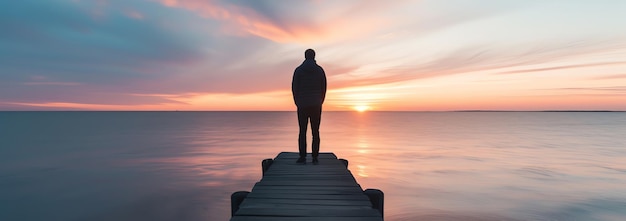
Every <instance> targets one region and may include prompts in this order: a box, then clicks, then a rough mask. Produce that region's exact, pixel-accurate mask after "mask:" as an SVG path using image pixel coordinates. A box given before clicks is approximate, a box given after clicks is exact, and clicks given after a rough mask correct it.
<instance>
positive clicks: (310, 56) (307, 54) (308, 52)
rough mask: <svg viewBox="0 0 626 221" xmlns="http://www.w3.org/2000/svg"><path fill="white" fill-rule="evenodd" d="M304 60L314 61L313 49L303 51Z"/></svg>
mask: <svg viewBox="0 0 626 221" xmlns="http://www.w3.org/2000/svg"><path fill="white" fill-rule="evenodd" d="M304 58H305V59H315V51H314V50H313V49H310V48H309V49H306V51H304Z"/></svg>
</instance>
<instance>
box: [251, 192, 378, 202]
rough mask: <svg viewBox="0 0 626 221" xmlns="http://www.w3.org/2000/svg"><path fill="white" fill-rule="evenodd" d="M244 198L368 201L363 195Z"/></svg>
mask: <svg viewBox="0 0 626 221" xmlns="http://www.w3.org/2000/svg"><path fill="white" fill-rule="evenodd" d="M246 198H262V199H311V200H369V198H367V196H365V195H364V194H352V195H328V194H327V195H320V194H316V195H305V194H272V193H269V194H268V193H256V192H254V191H253V192H251V193H249V194H248V196H246Z"/></svg>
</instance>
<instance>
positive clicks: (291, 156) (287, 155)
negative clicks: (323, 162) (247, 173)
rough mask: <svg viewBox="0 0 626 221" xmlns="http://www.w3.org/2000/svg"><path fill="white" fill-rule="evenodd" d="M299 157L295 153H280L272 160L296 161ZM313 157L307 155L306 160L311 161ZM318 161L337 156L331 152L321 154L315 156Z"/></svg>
mask: <svg viewBox="0 0 626 221" xmlns="http://www.w3.org/2000/svg"><path fill="white" fill-rule="evenodd" d="M299 157H300V154H298V153H295V152H281V153H279V154H278V156H276V158H274V160H276V159H298V158H299ZM312 157H313V156H311V154H310V153H309V154H307V158H309V159H311V158H312ZM317 157H318V158H319V159H337V156H336V155H335V154H334V153H332V152H321V153H320V154H319V156H317Z"/></svg>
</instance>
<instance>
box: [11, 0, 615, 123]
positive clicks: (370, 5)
mask: <svg viewBox="0 0 626 221" xmlns="http://www.w3.org/2000/svg"><path fill="white" fill-rule="evenodd" d="M625 11H626V1H622V0H548V1H546V0H523V1H522V0H415V1H409V0H394V1H368V0H354V1H352V0H342V1H333V0H327V1H325V0H302V1H283V0H45V1H42V0H20V1H0V110H155V111H161V110H180V111H231V110H242V111H255V110H258V111H274V110H276V111H293V110H295V109H296V107H295V105H294V103H293V98H292V95H291V79H292V76H293V71H294V69H295V68H296V67H297V66H298V65H300V64H301V63H302V61H303V60H304V51H305V50H306V49H307V48H313V49H315V50H316V52H317V57H316V60H317V63H318V64H319V65H320V66H322V67H323V68H324V70H325V72H326V75H327V79H328V92H327V96H326V101H325V103H324V110H331V111H332V110H337V111H343V110H356V109H361V110H374V111H451V110H622V111H624V110H626V13H624V12H625Z"/></svg>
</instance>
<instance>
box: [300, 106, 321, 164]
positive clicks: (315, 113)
mask: <svg viewBox="0 0 626 221" xmlns="http://www.w3.org/2000/svg"><path fill="white" fill-rule="evenodd" d="M321 118H322V106H313V107H298V125H299V126H300V134H299V136H298V147H299V148H298V149H299V152H300V157H306V129H307V124H308V121H309V119H311V132H312V133H313V146H312V148H311V149H312V151H313V153H312V155H313V158H317V156H318V155H319V153H320V120H321Z"/></svg>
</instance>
